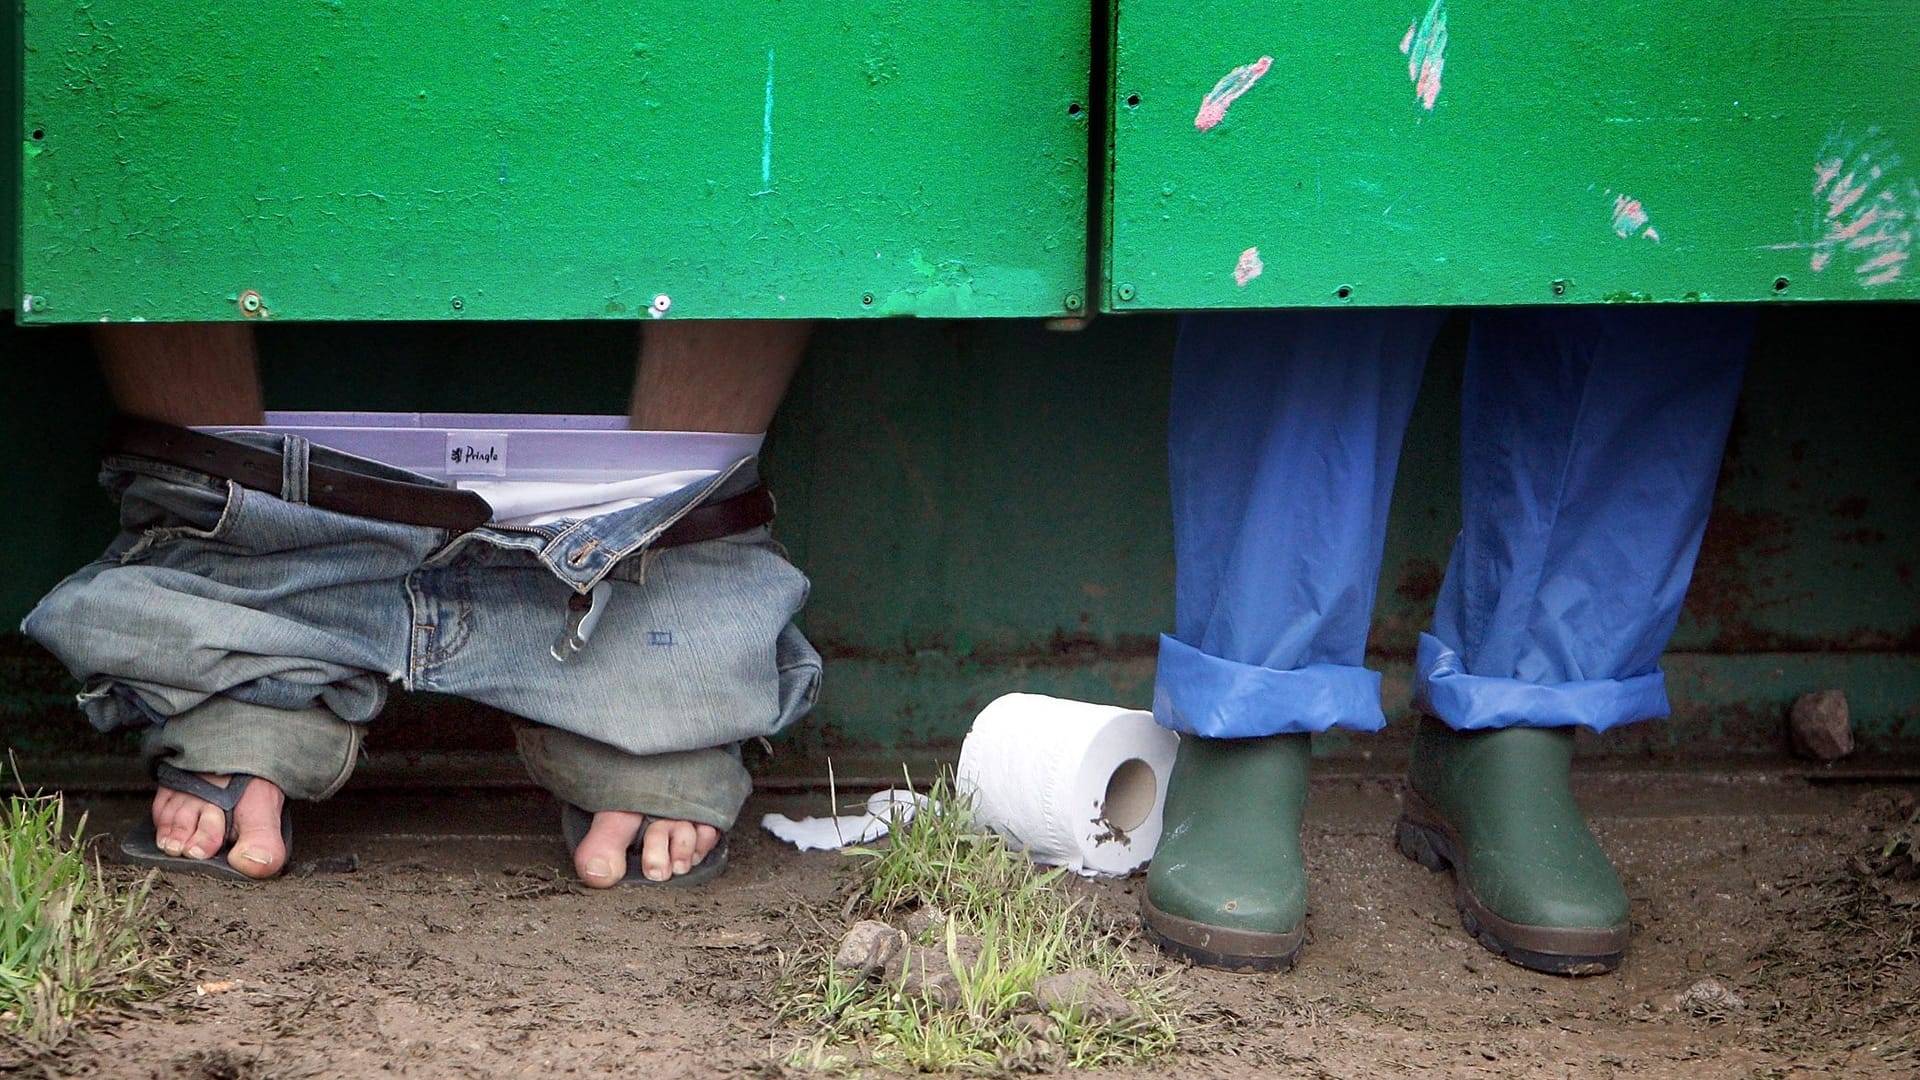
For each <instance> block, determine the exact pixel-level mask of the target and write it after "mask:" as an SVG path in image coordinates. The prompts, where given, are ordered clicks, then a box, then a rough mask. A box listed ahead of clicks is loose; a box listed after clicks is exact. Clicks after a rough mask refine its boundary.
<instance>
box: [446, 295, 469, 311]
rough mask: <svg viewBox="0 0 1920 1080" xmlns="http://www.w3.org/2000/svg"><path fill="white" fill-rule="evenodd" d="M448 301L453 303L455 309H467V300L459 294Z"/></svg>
mask: <svg viewBox="0 0 1920 1080" xmlns="http://www.w3.org/2000/svg"><path fill="white" fill-rule="evenodd" d="M448 302H449V303H450V304H452V305H453V310H455V311H465V310H466V309H467V302H466V301H465V300H462V299H461V298H460V297H458V296H456V297H454V298H453V299H452V300H450V301H448Z"/></svg>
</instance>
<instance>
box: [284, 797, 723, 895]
mask: <svg viewBox="0 0 1920 1080" xmlns="http://www.w3.org/2000/svg"><path fill="white" fill-rule="evenodd" d="M249 794H251V793H249ZM640 821H641V817H640V815H639V814H629V813H627V812H625V811H623V810H603V811H601V812H600V813H597V814H595V815H593V826H592V827H591V828H589V829H588V830H587V835H586V836H585V838H583V839H582V840H581V841H580V846H579V847H577V848H575V849H574V852H573V868H574V870H575V871H576V872H577V873H578V874H579V875H580V880H581V882H583V883H584V884H585V885H586V886H587V887H588V888H590V889H605V888H609V887H611V886H613V885H617V884H619V883H620V879H621V878H623V877H625V876H626V874H627V848H628V846H629V845H631V844H632V843H633V838H634V835H635V834H637V833H638V832H639V831H640ZM718 843H720V830H718V829H716V828H714V827H713V826H711V825H696V824H694V823H693V822H691V821H669V820H667V819H665V818H655V819H654V820H653V823H652V824H650V825H648V826H647V835H646V836H645V837H643V838H642V839H641V841H640V869H641V872H642V873H644V874H646V876H647V878H648V880H651V881H666V880H668V879H669V878H675V877H679V876H680V875H681V874H684V873H686V872H687V871H689V870H691V869H693V868H694V867H695V866H697V865H699V862H700V860H701V859H704V858H706V857H707V853H708V852H710V851H712V850H713V849H714V846H715V845H716V844H718Z"/></svg>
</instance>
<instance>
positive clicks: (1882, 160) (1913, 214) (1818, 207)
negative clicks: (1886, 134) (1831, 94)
mask: <svg viewBox="0 0 1920 1080" xmlns="http://www.w3.org/2000/svg"><path fill="white" fill-rule="evenodd" d="M1900 164H1901V161H1900V156H1899V155H1898V154H1897V153H1895V152H1894V148H1893V144H1892V143H1891V142H1889V141H1887V140H1886V139H1883V138H1881V137H1880V131H1879V129H1878V128H1872V129H1869V130H1868V131H1867V134H1866V136H1865V137H1863V138H1853V137H1850V136H1848V135H1847V134H1846V133H1845V132H1844V131H1841V132H1836V133H1835V134H1834V135H1833V136H1832V137H1831V138H1829V139H1828V140H1827V144H1826V145H1825V146H1822V147H1821V148H1820V154H1819V157H1818V158H1816V159H1815V161H1814V165H1813V192H1812V196H1813V203H1814V212H1815V214H1816V215H1817V216H1818V220H1819V223H1820V224H1819V228H1820V235H1819V236H1818V237H1817V238H1816V239H1814V240H1812V241H1810V242H1808V243H1803V244H1776V245H1774V246H1775V247H1776V248H1807V249H1811V254H1810V255H1809V256H1808V258H1807V264H1808V266H1809V267H1811V268H1812V270H1813V271H1814V273H1821V272H1823V271H1825V270H1826V269H1827V268H1828V267H1830V266H1832V265H1834V264H1835V263H1836V262H1838V261H1842V260H1844V261H1845V262H1846V263H1848V264H1849V265H1851V267H1852V269H1853V273H1854V277H1855V279H1856V280H1857V281H1858V282H1859V283H1860V284H1861V285H1863V286H1869V287H1871V286H1878V285H1889V284H1892V283H1893V282H1895V281H1898V280H1900V277H1901V275H1902V274H1904V273H1905V272H1906V268H1907V262H1908V257H1909V255H1910V254H1911V253H1912V249H1913V234H1914V231H1915V229H1916V227H1917V226H1920V183H1916V182H1915V180H1914V179H1913V178H1912V177H1911V176H1908V175H1904V174H1903V173H1901V172H1899V171H1897V170H1898V169H1899V166H1900Z"/></svg>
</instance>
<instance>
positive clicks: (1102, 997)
mask: <svg viewBox="0 0 1920 1080" xmlns="http://www.w3.org/2000/svg"><path fill="white" fill-rule="evenodd" d="M1033 997H1034V1000H1035V1001H1037V1002H1038V1003H1039V1004H1040V1007H1041V1008H1043V1009H1046V1010H1047V1011H1049V1012H1057V1013H1063V1014H1065V1015H1068V1016H1072V1017H1075V1018H1077V1019H1081V1020H1088V1021H1091V1022H1093V1023H1097V1024H1113V1023H1121V1022H1123V1021H1127V1020H1132V1019H1134V1018H1135V1017H1137V1016H1139V1015H1140V1010H1139V1009H1138V1008H1136V1007H1135V1006H1134V1004H1133V1002H1131V1001H1128V1000H1127V999H1126V998H1123V997H1121V996H1120V994H1119V992H1117V991H1116V990H1114V989H1113V987H1111V986H1108V985H1107V984H1106V981H1105V980H1103V979H1101V978H1100V976H1099V975H1098V974H1097V973H1095V972H1092V971H1089V970H1087V969H1086V968H1076V969H1075V970H1073V971H1065V972H1061V973H1060V974H1058V975H1049V976H1047V977H1046V978H1044V979H1041V980H1040V982H1039V983H1038V984H1037V985H1036V986H1035V987H1034V988H1033Z"/></svg>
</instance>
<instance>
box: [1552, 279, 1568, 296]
mask: <svg viewBox="0 0 1920 1080" xmlns="http://www.w3.org/2000/svg"><path fill="white" fill-rule="evenodd" d="M1553 295H1555V296H1565V295H1567V283H1566V282H1564V281H1556V282H1554V283H1553Z"/></svg>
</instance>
